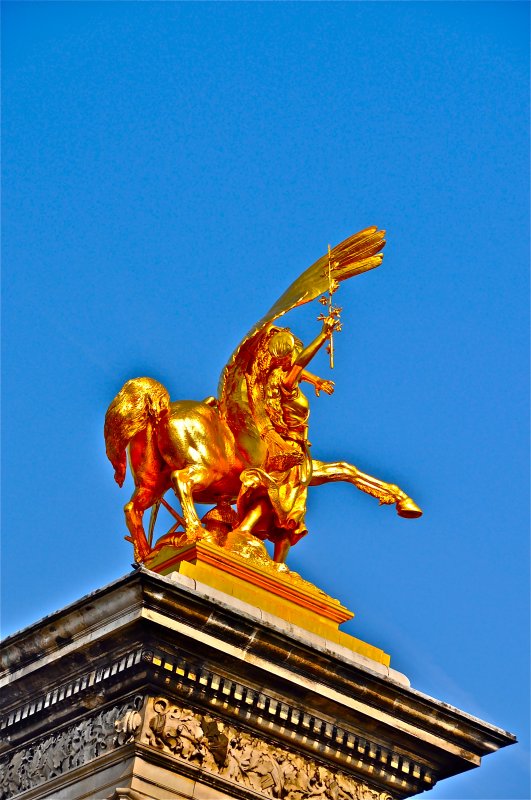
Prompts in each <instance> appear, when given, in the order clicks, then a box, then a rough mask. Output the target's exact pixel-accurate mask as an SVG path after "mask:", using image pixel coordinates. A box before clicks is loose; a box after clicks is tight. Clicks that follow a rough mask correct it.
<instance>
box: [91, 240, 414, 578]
mask: <svg viewBox="0 0 531 800" xmlns="http://www.w3.org/2000/svg"><path fill="white" fill-rule="evenodd" d="M384 245H385V239H384V232H383V231H378V229H377V228H376V227H372V228H367V229H366V230H364V231H361V232H360V233H357V234H355V235H354V236H352V237H350V238H349V239H346V240H345V241H344V242H342V243H341V244H339V245H337V246H336V247H334V248H332V249H330V248H329V249H328V253H327V254H326V255H324V256H322V257H321V258H320V259H319V260H318V261H316V263H315V264H313V266H311V267H310V268H309V269H307V270H306V271H305V272H304V273H303V274H302V275H301V276H300V277H299V278H297V280H296V281H295V282H294V283H293V284H292V285H291V286H290V287H289V289H288V290H287V291H286V292H285V293H284V294H283V295H282V297H281V298H280V299H279V300H278V301H277V302H276V303H275V304H274V306H273V307H272V308H271V309H270V310H269V312H268V313H267V314H266V315H265V316H264V317H263V318H262V319H261V320H260V321H259V322H257V323H256V325H255V326H254V327H253V328H252V329H251V330H250V331H249V333H248V334H247V336H246V337H245V338H244V339H243V341H242V342H241V343H240V345H239V347H238V348H237V349H236V350H235V352H234V353H233V355H232V356H231V358H230V360H229V362H228V364H227V365H226V367H225V368H224V370H223V372H222V375H221V379H220V384H219V391H218V398H217V399H216V398H214V397H209V398H206V399H205V400H203V401H202V402H199V401H194V400H178V401H175V402H172V401H171V400H170V397H169V394H168V392H167V391H166V389H165V388H164V386H162V384H160V383H158V382H157V381H155V380H152V379H151V378H135V379H133V380H130V381H128V382H127V383H126V384H125V385H124V387H123V388H122V389H121V390H120V392H119V393H118V395H117V396H116V397H115V399H114V400H113V401H112V403H111V405H110V406H109V409H108V411H107V414H106V417H105V442H106V447H107V455H108V457H109V459H110V461H111V463H112V465H113V467H114V470H115V479H116V481H117V483H118V484H119V485H120V486H122V484H123V482H124V478H125V472H126V451H127V449H129V460H130V468H131V472H132V475H133V478H134V482H135V490H134V492H133V495H132V497H131V500H130V501H129V502H128V503H127V504H126V506H125V509H124V510H125V519H126V524H127V527H128V529H129V533H130V537H126V538H130V540H131V541H132V543H133V546H134V558H135V561H136V562H138V563H142V562H144V561H146V559H148V558H149V556H150V554H151V553H152V552H153V551H154V550H157V549H160V548H161V547H162V546H165V545H174V546H180V545H182V544H183V543H187V542H191V541H197V540H201V539H204V540H206V541H209V542H211V543H214V544H216V545H218V546H220V547H224V548H226V549H228V550H230V551H232V552H236V553H238V552H240V553H243V554H247V553H248V551H249V548H251V549H252V547H253V546H257V547H258V548H262V549H261V552H262V553H264V552H265V548H263V545H262V544H261V541H260V540H265V539H268V540H270V541H272V542H273V543H274V557H273V558H274V561H275V562H277V563H278V564H279V565H280V564H284V562H285V559H286V555H287V553H288V550H289V548H290V546H291V545H293V544H295V543H296V542H297V541H298V540H299V539H300V538H301V537H302V536H304V535H305V534H306V532H307V531H306V524H305V513H306V495H307V491H308V487H309V486H318V485H320V484H322V483H328V482H330V481H348V482H349V483H352V484H354V486H356V487H357V488H358V489H361V490H362V491H363V492H367V493H368V494H371V495H373V496H374V497H376V498H378V500H379V501H380V503H385V504H396V509H397V512H398V514H399V515H400V516H402V517H419V516H420V515H421V514H422V512H421V510H420V509H419V508H418V506H417V505H416V504H415V503H414V502H413V501H412V500H411V498H409V497H408V496H407V495H406V494H405V493H404V492H403V491H402V490H401V489H399V488H398V486H395V485H393V484H388V483H385V482H384V481H381V480H379V479H377V478H374V477H372V476H370V475H366V474H364V473H363V472H360V471H359V470H358V469H357V468H356V467H354V466H352V465H351V464H347V463H345V462H343V461H339V462H334V463H325V462H323V461H318V460H316V459H314V458H312V456H311V454H310V443H309V441H308V416H309V406H308V400H307V398H306V396H305V395H304V394H303V392H302V390H301V383H303V382H306V383H309V384H311V385H312V386H313V387H314V390H315V393H316V395H319V393H320V392H321V391H324V392H326V393H327V394H331V393H332V392H333V390H334V385H333V383H332V382H331V381H328V380H324V379H323V378H319V377H318V376H316V375H313V374H312V373H311V372H308V371H307V369H306V367H307V366H308V364H309V363H310V361H311V360H312V358H313V357H314V356H315V355H316V353H317V352H318V351H319V350H320V349H321V348H322V347H323V346H324V345H326V346H327V350H328V352H329V354H330V363H331V366H333V333H334V331H335V330H339V329H340V327H341V326H340V321H339V312H340V309H339V308H336V307H334V306H333V305H332V295H333V294H334V292H335V291H336V290H337V288H338V286H339V283H340V282H341V281H344V280H346V279H347V278H350V277H352V276H354V275H358V274H360V273H362V272H366V271H367V270H370V269H373V268H374V267H377V266H379V264H381V262H382V259H383V255H382V253H381V252H380V251H381V250H382V248H383V246H384ZM319 295H324V296H322V297H321V298H320V302H321V303H323V305H325V306H326V307H327V313H326V314H324V313H323V314H321V315H320V316H319V319H320V320H322V323H323V324H322V329H321V332H320V333H319V334H318V336H317V337H316V338H315V339H314V341H313V342H311V344H309V345H308V346H307V347H304V346H303V344H302V342H300V341H299V340H298V339H297V338H296V337H295V336H294V335H293V334H292V333H291V331H290V330H289V329H288V328H279V327H277V326H275V325H274V324H273V323H274V322H275V321H276V320H277V319H278V318H279V317H281V316H282V315H283V314H285V313H286V312H288V311H290V310H291V309H293V308H295V307H296V306H300V305H303V304H304V303H309V302H310V301H312V300H314V299H316V298H318V297H319ZM170 488H173V490H174V492H175V494H176V495H177V498H178V499H179V502H180V505H181V509H182V516H181V515H180V514H178V513H177V512H175V511H174V510H172V509H171V507H170V506H169V505H168V504H167V502H166V501H165V500H164V497H163V495H164V494H165V493H166V491H167V490H168V489H170ZM195 502H198V503H206V504H209V505H212V504H213V505H214V506H215V507H214V508H213V509H211V510H210V511H209V512H208V513H207V514H206V515H205V516H204V517H203V520H202V521H203V523H204V525H202V524H201V520H200V519H199V517H198V515H197V511H196V508H195V505H194V503H195ZM161 503H163V504H164V505H165V507H166V508H168V509H169V510H170V511H171V513H172V514H173V515H174V517H175V518H176V519H177V523H176V524H175V525H174V526H173V528H172V529H171V530H170V531H169V532H168V533H167V534H165V535H164V536H163V537H161V538H160V539H159V540H158V542H157V543H156V545H155V547H152V537H153V526H154V521H155V519H156V514H157V511H158V508H159V506H160V504H161ZM233 506H235V507H236V508H235V509H234V507H233ZM148 508H152V516H151V522H150V530H149V534H148V537H146V534H145V531H144V527H143V524H142V518H143V514H144V512H145V511H146V510H147V509H148ZM179 523H180V524H181V527H182V528H183V530H182V531H180V532H179V531H177V528H178V527H179ZM246 548H247V550H246Z"/></svg>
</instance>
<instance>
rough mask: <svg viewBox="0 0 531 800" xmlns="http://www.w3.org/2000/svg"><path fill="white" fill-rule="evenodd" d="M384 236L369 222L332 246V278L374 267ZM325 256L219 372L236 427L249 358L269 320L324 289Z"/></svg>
mask: <svg viewBox="0 0 531 800" xmlns="http://www.w3.org/2000/svg"><path fill="white" fill-rule="evenodd" d="M384 236H385V231H379V230H378V228H377V227H376V226H373V227H372V228H366V229H365V230H363V231H360V232H359V233H355V234H354V236H351V237H350V238H348V239H345V240H344V241H343V242H341V243H340V244H338V245H336V246H335V247H334V248H332V250H331V252H330V262H331V277H332V280H334V281H337V282H338V283H339V282H340V281H344V280H346V279H347V278H351V277H352V276H353V275H359V274H360V273H361V272H367V271H368V270H370V269H374V268H375V267H378V266H379V265H380V264H381V263H382V260H383V253H381V252H380V251H381V250H382V248H383V247H384V245H385V238H384ZM328 258H329V257H328V253H325V255H323V256H321V258H319V259H318V260H317V261H316V262H315V264H312V266H311V267H309V268H308V269H307V270H306V271H305V272H303V273H302V275H300V276H299V277H298V278H297V280H295V281H294V282H293V283H292V284H291V286H290V287H289V288H288V289H286V291H285V292H284V294H283V295H282V296H281V297H279V299H278V300H277V301H276V303H275V304H274V305H273V306H272V307H271V308H270V309H269V311H268V312H267V314H266V315H265V316H263V317H262V319H261V320H259V321H258V322H257V323H256V325H253V327H252V328H251V330H250V331H249V333H248V334H247V335H246V336H245V337H244V339H243V340H242V341H241V342H240V344H239V345H238V347H237V348H236V350H235V351H234V353H233V354H232V356H231V357H230V359H229V361H228V363H227V365H226V366H225V368H224V370H223V372H222V373H221V377H220V381H219V389H218V397H219V400H220V408H221V410H222V412H223V413H224V415H226V416H227V419H231V418H232V417H237V418H238V419H237V420H236V419H235V421H236V422H238V427H241V426H242V425H244V424H245V422H246V420H247V419H248V414H249V411H248V409H247V406H246V397H245V392H244V391H243V381H244V375H245V372H246V370H247V368H248V364H249V360H250V358H252V356H253V354H254V353H255V352H256V348H257V346H258V344H259V340H260V339H261V337H262V336H263V335H264V334H265V333H266V332H267V330H268V329H269V327H270V326H271V324H272V323H273V322H274V321H275V320H276V319H278V318H279V317H281V316H282V315H283V314H286V313H287V312H288V311H291V309H292V308H295V307H296V306H302V305H304V304H305V303H309V302H310V301H311V300H315V298H316V297H319V295H320V294H323V293H324V292H327V291H328V288H329V276H328V263H329V262H328Z"/></svg>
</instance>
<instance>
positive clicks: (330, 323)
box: [323, 314, 341, 339]
mask: <svg viewBox="0 0 531 800" xmlns="http://www.w3.org/2000/svg"><path fill="white" fill-rule="evenodd" d="M340 330H341V320H339V319H338V318H337V316H335V315H334V314H329V315H328V316H327V317H325V318H324V321H323V333H324V335H325V336H326V338H327V339H329V338H330V337H331V336H332V334H333V332H334V331H340Z"/></svg>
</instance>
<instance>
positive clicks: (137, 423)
mask: <svg viewBox="0 0 531 800" xmlns="http://www.w3.org/2000/svg"><path fill="white" fill-rule="evenodd" d="M169 412H170V396H169V394H168V392H167V391H166V389H165V388H164V386H163V385H162V384H161V383H159V382H158V381H155V380H153V378H133V380H131V381H127V383H126V384H124V386H123V387H122V388H121V389H120V391H119V392H118V394H117V395H116V397H115V398H114V400H113V401H112V403H111V404H110V406H109V408H108V409H107V413H106V414H105V428H104V435H105V448H106V451H107V457H108V459H109V461H110V462H111V464H112V465H113V467H114V479H115V481H116V483H117V484H118V485H119V486H122V485H123V482H124V480H125V471H126V467H127V456H126V448H127V445H128V444H129V442H130V441H131V439H132V438H133V436H135V434H137V433H139V432H140V431H141V430H143V429H144V428H145V427H146V426H147V425H148V424H149V423H150V422H153V423H155V424H156V423H158V422H160V420H161V419H162V418H163V417H164V416H166V415H168V414H169Z"/></svg>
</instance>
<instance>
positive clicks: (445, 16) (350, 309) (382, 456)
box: [2, 2, 531, 800]
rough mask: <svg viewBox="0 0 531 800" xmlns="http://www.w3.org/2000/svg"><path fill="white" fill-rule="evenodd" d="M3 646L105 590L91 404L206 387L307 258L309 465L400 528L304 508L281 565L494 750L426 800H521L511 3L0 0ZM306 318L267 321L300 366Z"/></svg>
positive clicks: (520, 463)
mask: <svg viewBox="0 0 531 800" xmlns="http://www.w3.org/2000/svg"><path fill="white" fill-rule="evenodd" d="M2 11H3V288H2V301H3V347H4V349H3V402H2V413H3V426H2V429H3V449H2V454H3V470H2V475H3V485H2V496H3V520H2V571H3V574H2V590H3V597H2V629H3V633H4V634H8V633H11V632H13V631H15V630H17V629H19V628H21V627H24V626H25V625H28V624H30V623H31V622H33V621H35V620H36V619H38V618H39V617H41V616H43V615H44V614H46V613H49V612H51V611H53V610H55V609H57V608H60V607H62V606H64V605H65V604H67V603H69V602H71V601H73V600H75V599H76V598H78V597H80V596H82V595H83V594H85V593H87V592H89V591H91V590H93V589H95V588H98V587H100V586H103V585H105V584H106V583H107V582H109V581H111V580H113V579H114V578H116V577H119V576H120V575H122V574H125V573H126V572H128V571H129V569H130V563H131V560H132V552H131V547H130V545H129V544H128V543H127V542H125V541H124V540H123V535H124V533H125V530H124V523H123V518H122V506H123V504H124V503H125V502H126V500H127V499H128V496H129V494H130V492H131V482H130V479H128V480H129V482H128V483H127V485H126V487H125V488H124V489H122V490H121V491H120V490H119V489H118V487H117V486H116V485H115V483H114V481H113V476H112V468H111V466H110V464H109V463H108V462H107V461H106V458H105V452H104V445H103V438H102V429H103V417H104V414H105V410H106V408H107V406H108V404H109V402H110V401H111V400H112V398H113V397H114V395H115V394H116V392H117V391H118V389H119V388H120V386H121V385H122V384H123V382H124V381H125V380H127V379H129V378H131V377H136V376H140V375H149V376H151V377H154V378H157V379H158V380H161V381H162V382H163V383H164V384H165V385H166V386H167V388H168V389H169V391H170V393H171V395H172V397H173V398H174V399H179V398H196V399H201V398H202V397H204V396H206V395H208V394H211V393H214V392H215V389H216V385H217V380H218V376H219V373H220V371H221V369H222V367H223V365H224V364H225V361H226V359H227V358H228V356H229V355H230V353H231V351H232V350H233V348H234V347H235V346H236V345H237V343H238V342H239V341H240V339H241V338H242V336H243V335H244V333H245V332H246V331H247V330H248V329H249V328H250V327H251V325H252V324H253V323H254V322H255V321H256V320H257V319H258V318H259V317H261V316H262V314H263V313H264V312H265V311H266V310H267V308H269V306H270V305H271V303H272V302H273V301H274V300H275V299H276V298H277V297H278V296H279V295H280V294H281V293H282V291H283V290H284V289H285V288H286V286H287V285H288V284H289V283H290V282H291V280H292V279H294V278H295V277H296V276H297V275H298V274H299V273H300V272H301V271H302V270H304V269H305V268H306V267H307V266H309V264H311V263H313V261H315V260H316V258H317V257H318V256H320V255H321V254H322V253H323V252H324V251H325V250H326V246H327V244H328V242H331V243H332V244H335V243H337V242H338V241H340V240H342V239H343V238H345V237H346V236H348V235H350V234H351V233H353V232H355V231H357V230H359V229H361V228H364V227H366V226H368V225H372V224H376V225H379V226H380V227H382V228H385V229H386V230H387V231H388V245H387V247H386V255H385V259H384V263H383V265H382V267H380V268H379V269H378V270H375V271H373V272H370V273H368V274H366V275H363V276H360V277H358V278H355V279H353V280H352V281H350V282H348V283H347V284H345V285H344V286H342V287H341V289H340V292H339V293H338V295H337V296H336V297H337V300H338V303H339V304H340V305H342V307H343V309H344V310H343V323H344V324H343V331H342V332H341V333H340V334H338V335H337V337H336V368H335V370H334V373H333V375H331V374H330V371H329V369H328V367H327V364H326V359H325V358H322V359H321V361H320V362H319V363H317V364H316V365H315V370H316V371H319V372H320V374H322V375H323V376H325V377H332V378H333V379H334V380H335V381H336V393H335V394H334V395H333V396H332V397H326V396H322V397H321V398H319V399H315V400H314V402H313V405H312V418H311V427H310V439H311V441H312V443H313V453H314V455H315V456H316V457H322V458H324V459H330V460H332V459H336V458H342V459H345V460H349V461H351V462H352V463H354V464H356V465H357V466H358V467H360V468H361V469H363V470H365V471H367V472H370V473H372V474H375V475H378V476H379V477H382V478H384V479H387V480H390V481H393V482H396V483H398V484H400V485H401V486H402V487H403V488H405V489H406V490H407V491H408V492H409V493H410V494H411V495H412V496H413V497H414V498H415V500H416V501H417V502H418V503H419V504H420V505H421V506H422V507H423V508H424V511H425V515H424V517H423V518H422V519H421V520H418V521H409V520H403V519H399V518H398V517H397V516H396V515H395V514H394V511H393V509H391V508H386V507H384V508H379V507H378V506H377V503H376V502H375V501H374V500H373V499H372V498H370V497H368V496H367V495H363V494H361V493H359V492H357V491H356V490H355V489H354V488H353V487H350V486H342V485H338V484H336V485H334V486H328V487H319V488H315V489H314V490H312V495H311V498H310V501H309V510H308V516H307V521H308V527H309V530H310V534H309V535H308V536H307V537H306V539H305V540H304V541H302V542H301V543H300V544H298V545H297V546H296V547H295V548H294V549H293V550H292V552H291V554H290V559H289V563H290V566H292V568H294V569H296V570H297V571H298V572H300V573H302V574H303V576H304V577H306V578H308V579H309V580H312V581H313V582H314V583H317V584H318V585H319V586H321V587H322V588H323V589H325V590H327V591H328V592H329V593H331V594H332V595H334V596H337V597H339V598H340V599H341V600H342V601H343V602H344V603H345V604H346V605H347V606H349V607H350V608H351V609H352V610H353V611H355V613H356V617H355V619H354V621H353V622H351V623H349V624H348V626H347V627H346V630H347V631H348V632H350V633H352V634H353V635H356V636H358V637H360V638H362V639H365V640H367V641H369V642H371V643H372V644H375V645H377V646H380V647H383V648H384V649H386V650H387V651H388V652H389V653H391V657H392V662H391V663H392V666H394V667H395V668H396V669H398V670H400V671H402V672H405V673H406V674H407V675H408V677H409V678H410V680H411V682H412V685H413V686H414V687H415V688H417V689H419V690H421V691H424V692H427V693H428V694H431V695H433V696H435V697H437V698H438V699H440V700H443V701H445V702H448V703H451V704H454V705H457V706H458V707H460V708H462V709H463V710H465V711H467V712H469V713H472V714H475V715H478V716H480V717H482V718H483V719H485V720H487V721H489V722H492V723H494V724H496V725H499V726H500V727H503V728H505V729H508V730H510V731H512V732H514V733H516V734H517V736H518V738H519V740H520V744H519V745H518V746H515V747H511V748H508V749H506V750H504V751H501V752H499V753H497V754H495V755H492V756H489V757H488V758H486V759H485V760H484V763H483V765H482V767H481V769H480V770H475V771H473V772H471V773H468V774H466V775H464V776H461V777H457V778H454V779H452V780H450V781H445V782H443V783H442V784H440V785H439V786H437V787H435V789H434V790H432V791H431V792H429V793H427V794H426V795H425V796H426V797H427V798H428V797H430V798H460V799H461V800H465V799H466V800H474V799H475V800H488V799H490V798H498V799H499V800H502V799H503V800H509V799H512V800H516V798H521V799H526V798H527V800H528V798H529V797H530V796H531V795H530V789H529V768H528V761H529V696H528V693H529V689H528V684H529V517H528V509H529V488H528V487H529V458H528V442H529V430H528V397H529V392H528V386H529V381H528V377H529V375H528V372H529V369H528V363H529V361H528V298H529V272H528V261H529V257H528V233H529V221H528V220H529V191H528V177H527V176H528V133H529V103H528V97H529V75H528V63H529V53H528V30H529V26H528V23H529V5H528V4H527V3H518V2H515V3H512V2H504V3H496V2H492V3H481V2H474V3H421V2H415V3H408V2H404V3H399V2H395V3H386V2H378V3H376V2H375V3H184V4H181V3H167V2H161V3H151V2H146V3H128V2H120V3H110V2H105V3H96V2H94V3H78V2H74V3H47V2H39V3H31V2H19V3H3V9H2ZM319 311H320V307H319V306H316V305H315V304H313V306H311V307H305V308H303V309H298V310H296V311H294V312H292V314H291V315H290V317H289V320H288V322H289V324H290V325H291V327H292V328H293V330H294V331H295V333H297V334H298V335H299V336H300V337H301V338H302V339H303V340H304V341H305V342H307V341H309V340H310V339H311V338H313V336H314V335H315V334H316V332H317V330H318V323H317V321H316V316H317V314H318V313H319Z"/></svg>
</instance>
